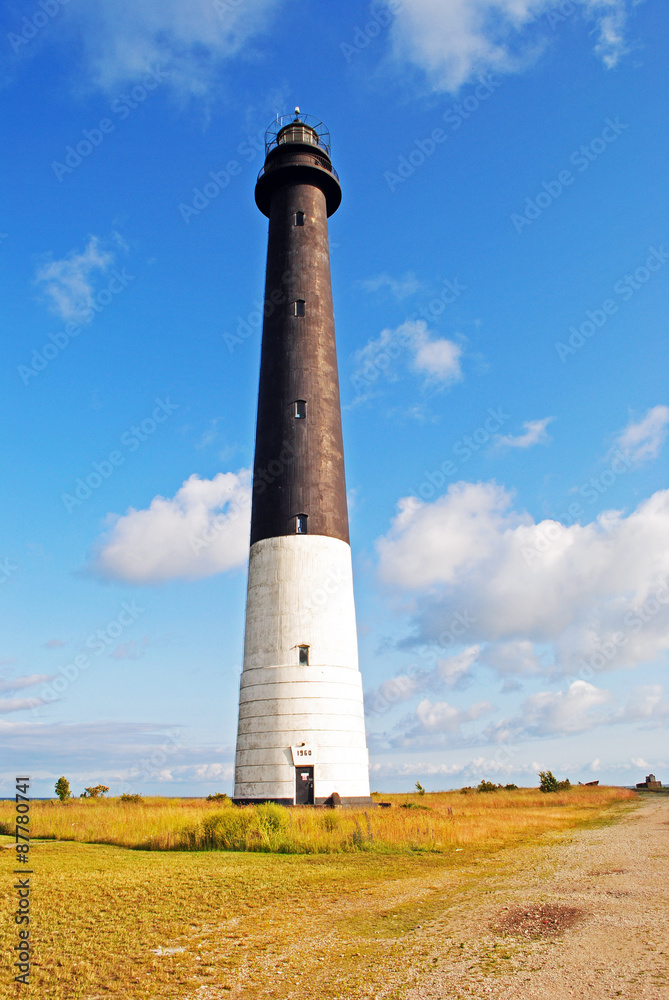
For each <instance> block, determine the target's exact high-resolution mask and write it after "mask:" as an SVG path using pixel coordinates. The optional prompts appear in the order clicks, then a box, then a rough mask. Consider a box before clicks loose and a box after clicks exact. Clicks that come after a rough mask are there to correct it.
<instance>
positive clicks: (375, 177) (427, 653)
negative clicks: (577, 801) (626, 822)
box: [0, 0, 669, 795]
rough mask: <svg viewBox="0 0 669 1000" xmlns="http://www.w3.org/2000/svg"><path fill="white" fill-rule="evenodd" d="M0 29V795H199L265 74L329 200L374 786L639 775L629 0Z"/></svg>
mask: <svg viewBox="0 0 669 1000" xmlns="http://www.w3.org/2000/svg"><path fill="white" fill-rule="evenodd" d="M2 22H3V23H2V31H1V32H0V39H1V43H0V49H1V52H2V56H1V63H0V67H1V75H0V79H1V80H2V85H3V89H4V100H3V102H2V110H1V111H0V114H1V115H2V118H3V121H2V133H3V135H4V137H5V143H4V148H5V152H4V156H3V157H2V161H1V162H0V179H1V182H2V186H3V190H4V191H5V193H6V197H5V198H4V199H3V209H2V216H1V217H0V255H1V258H2V267H1V269H0V281H1V282H2V292H3V302H4V304H5V307H4V320H3V329H4V363H3V365H2V369H1V376H0V377H1V379H2V391H1V396H0V399H1V403H0V405H1V406H2V409H3V411H4V412H3V424H4V427H5V434H4V435H3V444H2V450H3V455H2V459H3V469H4V477H3V485H4V489H3V491H2V526H3V528H2V542H1V545H0V606H1V608H2V635H1V637H0V642H1V646H0V733H1V736H2V746H3V754H2V767H1V773H0V782H1V784H0V794H2V793H3V792H4V793H5V794H6V793H7V792H8V791H9V790H10V788H11V786H12V782H13V777H14V775H15V774H16V773H19V772H25V771H29V773H31V774H32V775H33V777H34V784H33V790H34V793H35V794H38V795H39V794H41V795H48V794H52V791H53V785H54V782H55V780H56V779H57V778H58V777H59V775H61V774H65V775H67V776H68V777H69V778H70V781H71V783H72V786H73V790H74V791H75V792H79V791H80V790H81V789H82V788H83V787H84V785H88V784H90V783H91V782H92V783H98V782H103V783H104V784H107V785H109V786H110V788H111V790H112V792H116V793H118V792H120V791H139V792H144V793H146V794H148V793H160V794H179V795H185V794H200V795H203V794H208V793H209V792H212V791H219V790H220V791H228V792H229V791H230V790H231V787H232V761H233V752H234V741H235V734H236V713H237V693H238V683H239V671H240V667H241V656H242V638H243V625H244V621H243V619H244V598H245V582H246V579H245V578H246V559H247V555H248V522H249V484H250V479H249V469H250V466H251V463H252V457H253V434H254V422H255V405H256V392H257V379H258V364H259V351H260V324H259V314H258V303H260V304H262V297H263V281H264V256H265V242H266V227H267V223H266V220H265V219H264V217H263V216H262V215H261V214H260V213H259V212H258V210H257V209H256V207H255V204H254V200H253V187H254V181H255V176H256V174H257V172H258V170H259V169H260V167H261V165H262V160H263V155H262V153H261V148H262V145H261V138H262V135H263V133H264V130H265V128H266V127H267V126H268V124H269V123H270V122H271V120H272V119H273V118H274V116H275V115H276V114H277V113H286V112H288V111H290V110H292V108H293V107H294V106H295V105H296V104H299V105H300V107H301V108H302V110H303V111H305V112H307V113H310V114H314V115H317V116H319V117H321V118H322V119H323V120H324V121H325V122H326V123H327V125H328V127H329V129H330V132H331V135H332V156H333V162H334V165H335V167H336V168H337V170H338V172H339V174H340V177H341V180H342V186H343V193H344V197H343V201H342V205H341V208H340V209H339V211H338V212H337V214H336V215H335V216H334V217H333V218H332V219H331V222H330V240H331V256H332V279H333V292H334V299H335V318H336V327H337V339H338V351H339V366H340V379H341V392H342V406H343V422H344V440H345V450H346V461H347V487H348V491H349V500H350V518H351V541H352V549H353V557H354V572H355V585H356V604H357V612H358V626H359V643H360V662H361V669H362V673H363V680H364V685H365V689H366V692H367V696H366V705H367V711H368V735H369V745H370V759H371V767H372V786H373V787H374V788H379V789H383V790H387V791H393V790H401V789H404V788H410V787H412V786H413V784H414V782H415V781H416V780H420V781H421V782H422V783H423V784H424V785H425V787H427V788H429V789H437V788H448V787H458V786H460V785H463V784H472V783H477V782H478V781H479V780H481V778H484V777H485V778H487V779H488V780H496V781H503V782H508V781H515V782H516V783H517V784H520V785H523V784H534V783H535V781H536V771H537V770H538V769H539V768H542V769H544V768H550V769H552V770H553V771H555V773H556V774H559V776H561V777H563V776H569V777H570V778H571V780H572V781H576V780H584V781H585V780H592V779H594V778H599V779H600V780H601V781H604V782H606V781H609V782H613V783H617V784H630V783H633V782H635V781H638V780H641V779H642V778H643V777H644V775H645V774H646V772H647V771H649V770H653V771H655V772H656V773H657V774H658V775H659V776H660V777H664V778H665V780H667V781H669V777H667V774H665V773H664V772H667V773H668V774H669V757H668V755H667V750H666V742H667V741H666V727H667V723H668V722H669V694H668V693H667V684H666V679H665V672H666V664H667V650H668V648H669V555H668V554H667V553H668V552H669V547H668V543H669V492H668V491H667V490H666V450H665V437H666V432H667V427H668V426H669V398H668V395H667V348H666V344H667V338H666V286H667V275H668V274H669V267H667V266H666V265H667V262H668V261H669V255H668V254H669V239H668V238H667V231H666V222H667V212H666V208H667V202H666V193H665V190H664V187H663V185H662V181H663V180H664V178H665V177H666V131H665V130H664V127H663V122H664V116H663V110H664V109H663V107H662V92H663V88H664V87H665V86H666V69H665V65H666V60H665V59H664V55H665V53H666V48H667V38H666V36H667V16H666V7H665V6H664V5H663V4H661V3H659V2H658V0H646V2H641V3H630V2H628V0H564V2H563V3H562V4H561V5H555V4H553V3H549V2H546V0H520V2H518V0H403V2H399V0H397V2H388V3H385V4H373V5H372V6H371V7H370V5H369V4H367V3H357V2H351V0H345V2H342V3H338V4H327V5H325V4H321V3H315V2H313V0H297V2H293V3H292V4H290V5H288V4H287V3H286V2H285V0H284V2H281V0H217V2H215V3H212V2H210V0H202V2H200V0H193V2H191V3H189V4H188V5H187V9H186V8H185V6H184V5H183V4H182V3H180V2H178V0H161V2H158V0H133V2H132V3H130V2H123V0H96V2H95V3H93V2H92V0H91V2H85V0H72V2H71V3H66V4H63V3H61V2H60V0H41V2H37V0H36V2H35V3H32V2H31V3H27V2H26V3H9V4H7V5H5V8H4V13H3V15H2ZM663 241H664V242H663ZM663 473H664V475H663Z"/></svg>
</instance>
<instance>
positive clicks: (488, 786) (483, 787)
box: [477, 778, 502, 792]
mask: <svg viewBox="0 0 669 1000" xmlns="http://www.w3.org/2000/svg"><path fill="white" fill-rule="evenodd" d="M501 787H502V786H501V785H496V784H494V782H492V781H486V780H485V778H484V779H483V781H482V782H481V783H480V785H479V786H478V788H477V791H479V792H496V791H497V789H498V788H501Z"/></svg>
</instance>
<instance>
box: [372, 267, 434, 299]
mask: <svg viewBox="0 0 669 1000" xmlns="http://www.w3.org/2000/svg"><path fill="white" fill-rule="evenodd" d="M360 285H361V287H362V288H364V289H365V291H366V292H378V290H379V289H380V288H387V289H388V290H389V291H390V293H391V295H392V296H393V298H395V299H397V301H398V302H401V301H402V299H406V298H407V297H408V296H409V295H415V293H416V292H417V291H418V290H419V289H420V287H421V285H420V282H419V281H418V278H417V277H416V275H415V274H414V273H413V271H407V273H406V274H404V275H402V277H401V278H393V277H391V276H390V275H389V274H378V275H377V276H376V277H375V278H365V279H364V280H362V281H361V282H360Z"/></svg>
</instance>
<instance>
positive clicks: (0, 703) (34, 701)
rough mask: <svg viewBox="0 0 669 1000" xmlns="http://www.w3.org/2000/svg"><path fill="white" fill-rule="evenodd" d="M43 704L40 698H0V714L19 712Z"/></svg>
mask: <svg viewBox="0 0 669 1000" xmlns="http://www.w3.org/2000/svg"><path fill="white" fill-rule="evenodd" d="M43 704H44V702H43V701H42V700H41V698H0V712H21V711H23V709H24V708H35V707H36V706H37V705H43Z"/></svg>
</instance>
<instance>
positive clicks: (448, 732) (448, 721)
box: [369, 698, 493, 750]
mask: <svg viewBox="0 0 669 1000" xmlns="http://www.w3.org/2000/svg"><path fill="white" fill-rule="evenodd" d="M492 709H493V706H492V705H491V703H490V702H489V701H486V700H482V701H477V702H476V703H475V704H473V705H470V706H469V707H468V708H460V707H458V706H457V705H453V704H452V703H451V702H448V701H433V700H432V699H430V698H423V699H421V701H419V702H418V704H417V705H416V707H415V708H414V709H413V710H412V711H411V712H410V713H409V714H408V715H405V716H404V718H402V719H400V720H399V722H397V724H396V725H395V726H393V728H392V730H390V731H389V732H386V733H370V737H369V738H370V746H371V747H372V748H374V749H376V750H388V749H398V748H405V749H414V750H416V749H420V748H423V747H429V748H431V749H437V748H440V747H441V748H445V747H451V748H452V747H456V746H464V745H471V744H472V743H480V742H481V738H480V735H479V734H477V733H475V732H473V731H472V730H471V727H470V725H469V724H470V723H473V722H476V720H477V719H479V718H480V717H481V716H482V715H485V714H486V713H488V712H491V711H492ZM463 727H465V730H464V731H463Z"/></svg>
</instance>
